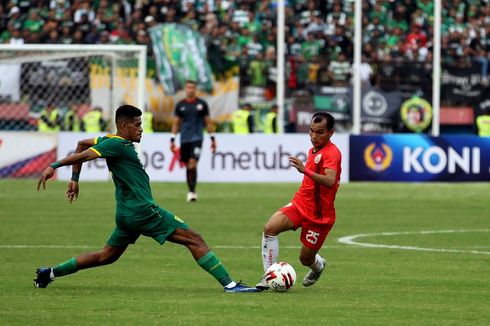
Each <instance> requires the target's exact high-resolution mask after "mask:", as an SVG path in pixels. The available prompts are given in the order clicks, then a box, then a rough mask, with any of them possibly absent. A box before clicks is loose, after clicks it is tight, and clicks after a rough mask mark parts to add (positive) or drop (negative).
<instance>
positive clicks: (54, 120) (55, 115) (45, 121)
mask: <svg viewBox="0 0 490 326" xmlns="http://www.w3.org/2000/svg"><path fill="white" fill-rule="evenodd" d="M37 125H38V130H39V131H41V132H58V131H60V129H61V113H60V111H59V110H58V108H56V106H55V105H54V102H53V101H52V100H49V101H48V104H47V105H46V107H45V108H44V109H43V110H42V111H41V116H40V117H39V120H38V122H37Z"/></svg>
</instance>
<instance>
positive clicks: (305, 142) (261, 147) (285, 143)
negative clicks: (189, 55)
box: [58, 133, 349, 182]
mask: <svg viewBox="0 0 490 326" xmlns="http://www.w3.org/2000/svg"><path fill="white" fill-rule="evenodd" d="M65 135H67V136H66V137H65V136H63V137H61V139H63V140H61V139H60V145H59V149H58V159H60V158H62V157H64V156H66V155H68V154H69V153H71V152H73V151H74V149H75V147H76V143H77V141H78V140H79V139H82V138H89V137H87V136H86V135H84V134H75V133H66V134H65ZM170 136H171V134H170V133H154V134H147V135H143V139H142V142H141V147H140V148H141V155H140V157H141V161H142V163H143V165H144V166H145V169H146V172H147V173H148V175H149V176H150V179H151V180H152V181H177V182H185V179H186V176H185V167H184V166H183V165H182V164H180V162H179V161H178V158H177V157H176V156H175V155H174V154H173V153H172V152H170V147H169V144H170ZM216 140H217V144H218V149H217V151H216V153H215V154H214V155H213V154H211V151H210V146H211V144H210V141H209V137H205V140H204V143H203V149H202V154H201V158H200V160H199V166H198V180H199V181H202V182H300V181H301V178H302V175H301V174H299V173H298V172H296V170H295V169H294V168H293V167H290V166H289V161H288V156H289V155H293V156H297V157H299V158H301V159H302V160H303V161H306V155H307V152H308V150H309V148H310V147H311V143H310V140H309V137H308V135H307V134H284V135H263V134H254V135H233V134H217V135H216ZM332 141H333V142H334V143H335V144H336V145H337V146H338V147H339V149H340V150H341V152H342V157H343V158H342V178H341V181H342V182H347V181H348V179H349V136H348V135H342V134H338V135H337V134H334V137H333V138H332ZM177 144H178V142H177ZM58 170H59V172H58V178H59V179H61V180H68V179H69V178H70V177H71V172H70V170H69V169H68V168H60V169H58ZM65 170H66V171H65ZM80 178H81V180H106V179H107V178H108V173H107V168H106V165H105V162H104V161H103V160H95V161H94V162H88V163H85V164H84V167H83V168H82V174H81V177H80Z"/></svg>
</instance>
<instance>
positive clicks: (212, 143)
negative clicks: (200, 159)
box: [211, 140, 216, 154]
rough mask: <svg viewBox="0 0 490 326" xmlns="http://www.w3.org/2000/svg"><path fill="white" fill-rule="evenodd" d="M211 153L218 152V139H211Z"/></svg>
mask: <svg viewBox="0 0 490 326" xmlns="http://www.w3.org/2000/svg"><path fill="white" fill-rule="evenodd" d="M211 153H213V154H214V153H216V140H212V141H211Z"/></svg>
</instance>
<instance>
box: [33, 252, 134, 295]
mask: <svg viewBox="0 0 490 326" xmlns="http://www.w3.org/2000/svg"><path fill="white" fill-rule="evenodd" d="M127 247H128V245H123V246H119V247H113V246H110V245H106V246H105V247H104V248H103V249H101V250H99V251H96V252H90V253H86V254H82V255H80V256H78V257H73V258H70V259H69V260H67V261H65V262H64V263H61V264H59V265H58V266H55V267H39V268H38V269H37V270H36V278H35V279H34V286H35V287H37V288H45V287H47V286H48V285H49V283H51V282H53V281H54V279H55V278H56V277H61V276H65V275H70V274H73V273H76V272H78V271H79V270H81V269H86V268H91V267H97V266H102V265H108V264H112V263H113V262H115V261H116V260H117V259H118V258H119V257H120V256H121V255H122V254H123V252H124V250H126V248H127Z"/></svg>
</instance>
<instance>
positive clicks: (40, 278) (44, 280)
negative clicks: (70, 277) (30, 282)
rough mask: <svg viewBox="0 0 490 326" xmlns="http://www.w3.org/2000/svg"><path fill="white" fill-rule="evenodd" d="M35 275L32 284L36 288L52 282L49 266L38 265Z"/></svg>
mask: <svg viewBox="0 0 490 326" xmlns="http://www.w3.org/2000/svg"><path fill="white" fill-rule="evenodd" d="M36 275H37V277H36V278H35V279H34V286H35V287H37V288H43V289H44V288H45V287H47V286H48V284H49V283H51V282H53V280H52V279H51V268H49V267H39V268H38V269H36Z"/></svg>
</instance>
